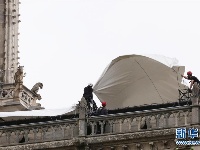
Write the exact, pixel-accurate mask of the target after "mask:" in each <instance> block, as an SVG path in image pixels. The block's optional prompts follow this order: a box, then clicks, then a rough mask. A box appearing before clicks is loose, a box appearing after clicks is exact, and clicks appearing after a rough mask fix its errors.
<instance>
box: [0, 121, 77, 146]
mask: <svg viewBox="0 0 200 150" xmlns="http://www.w3.org/2000/svg"><path fill="white" fill-rule="evenodd" d="M77 136H78V126H77V120H75V119H64V120H62V121H61V120H57V121H47V122H38V123H29V124H20V125H10V126H1V127H0V146H7V145H19V144H20V143H22V144H30V143H41V142H46V141H55V140H62V139H72V138H74V137H77Z"/></svg>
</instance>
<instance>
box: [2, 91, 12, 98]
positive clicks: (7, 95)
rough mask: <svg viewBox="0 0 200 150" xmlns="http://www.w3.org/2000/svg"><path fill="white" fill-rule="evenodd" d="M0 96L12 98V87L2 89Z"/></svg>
mask: <svg viewBox="0 0 200 150" xmlns="http://www.w3.org/2000/svg"><path fill="white" fill-rule="evenodd" d="M0 98H1V99H4V98H5V99H6V98H13V89H3V90H1V91H0Z"/></svg>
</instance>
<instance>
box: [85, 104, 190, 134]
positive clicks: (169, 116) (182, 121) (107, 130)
mask: <svg viewBox="0 0 200 150" xmlns="http://www.w3.org/2000/svg"><path fill="white" fill-rule="evenodd" d="M191 113H192V109H191V107H190V106H184V107H171V108H170V107H169V108H163V109H155V110H148V111H136V112H126V113H118V114H110V115H106V116H92V117H91V118H88V119H87V134H88V135H89V136H94V135H99V134H117V133H128V132H137V131H142V130H155V129H163V128H173V127H174V128H175V127H180V126H187V125H189V124H191V123H192V120H191V115H192V114H191Z"/></svg>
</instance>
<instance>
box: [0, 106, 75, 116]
mask: <svg viewBox="0 0 200 150" xmlns="http://www.w3.org/2000/svg"><path fill="white" fill-rule="evenodd" d="M73 110H74V108H73V107H69V108H62V109H42V110H31V111H14V112H0V117H11V116H12V117H14V116H58V115H62V114H65V113H68V112H71V111H73Z"/></svg>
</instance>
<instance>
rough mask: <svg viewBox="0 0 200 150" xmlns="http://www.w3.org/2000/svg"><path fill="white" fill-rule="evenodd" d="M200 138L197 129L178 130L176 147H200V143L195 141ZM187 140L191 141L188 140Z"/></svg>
mask: <svg viewBox="0 0 200 150" xmlns="http://www.w3.org/2000/svg"><path fill="white" fill-rule="evenodd" d="M198 137H199V130H198V129H197V128H189V129H188V130H187V129H186V128H177V129H176V139H177V141H176V145H200V141H197V140H195V139H196V138H198ZM186 138H187V139H188V138H189V139H191V140H189V141H188V140H186Z"/></svg>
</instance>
